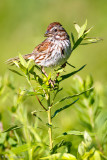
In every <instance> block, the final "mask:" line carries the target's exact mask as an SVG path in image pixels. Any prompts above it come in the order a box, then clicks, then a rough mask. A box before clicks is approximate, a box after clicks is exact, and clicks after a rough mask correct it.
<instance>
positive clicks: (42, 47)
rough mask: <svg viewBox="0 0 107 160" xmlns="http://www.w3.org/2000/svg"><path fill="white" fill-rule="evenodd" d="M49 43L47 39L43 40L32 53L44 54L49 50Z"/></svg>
mask: <svg viewBox="0 0 107 160" xmlns="http://www.w3.org/2000/svg"><path fill="white" fill-rule="evenodd" d="M50 43H51V42H50V41H49V40H48V39H45V40H44V41H43V42H42V43H41V44H39V45H38V46H36V47H35V49H34V50H33V53H34V54H37V55H38V53H46V50H47V49H48V48H49V46H50Z"/></svg>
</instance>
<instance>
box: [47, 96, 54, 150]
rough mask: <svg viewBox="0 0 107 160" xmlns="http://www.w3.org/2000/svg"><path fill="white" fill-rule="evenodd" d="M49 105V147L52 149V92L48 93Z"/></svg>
mask: <svg viewBox="0 0 107 160" xmlns="http://www.w3.org/2000/svg"><path fill="white" fill-rule="evenodd" d="M47 105H48V111H47V113H48V124H49V129H48V134H49V148H50V150H51V149H52V148H53V141H52V119H51V106H50V93H49V94H48V100H47Z"/></svg>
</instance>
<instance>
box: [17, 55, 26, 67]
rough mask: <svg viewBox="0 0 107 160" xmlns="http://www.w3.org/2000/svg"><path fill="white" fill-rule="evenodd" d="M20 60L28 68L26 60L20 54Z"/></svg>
mask: <svg viewBox="0 0 107 160" xmlns="http://www.w3.org/2000/svg"><path fill="white" fill-rule="evenodd" d="M19 59H20V63H21V64H22V65H23V66H24V67H25V68H27V62H26V61H25V59H24V58H23V56H22V55H21V54H19Z"/></svg>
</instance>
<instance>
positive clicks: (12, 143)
mask: <svg viewBox="0 0 107 160" xmlns="http://www.w3.org/2000/svg"><path fill="white" fill-rule="evenodd" d="M8 143H9V144H10V145H11V146H12V145H16V144H17V142H16V141H15V140H14V139H13V138H11V137H9V139H8Z"/></svg>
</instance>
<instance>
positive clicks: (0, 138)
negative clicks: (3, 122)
mask: <svg viewBox="0 0 107 160" xmlns="http://www.w3.org/2000/svg"><path fill="white" fill-rule="evenodd" d="M6 137H7V133H3V134H0V144H4V142H5V140H6Z"/></svg>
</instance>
